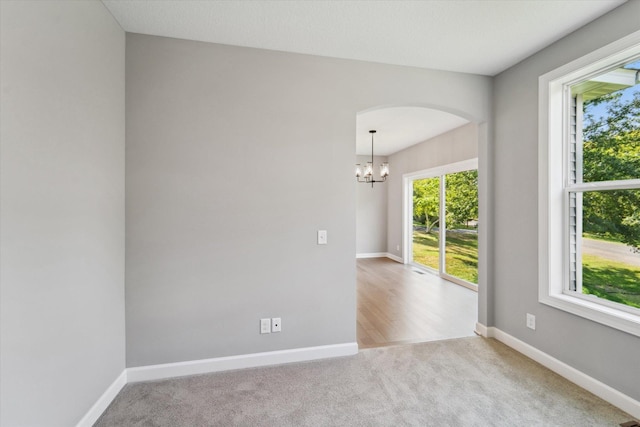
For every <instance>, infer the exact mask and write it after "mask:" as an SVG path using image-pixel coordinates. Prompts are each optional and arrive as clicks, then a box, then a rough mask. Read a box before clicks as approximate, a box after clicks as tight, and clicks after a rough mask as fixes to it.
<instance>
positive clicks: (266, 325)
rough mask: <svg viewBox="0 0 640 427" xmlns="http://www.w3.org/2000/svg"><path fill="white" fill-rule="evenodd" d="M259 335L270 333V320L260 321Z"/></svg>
mask: <svg viewBox="0 0 640 427" xmlns="http://www.w3.org/2000/svg"><path fill="white" fill-rule="evenodd" d="M260 333H261V334H270V333H271V319H260Z"/></svg>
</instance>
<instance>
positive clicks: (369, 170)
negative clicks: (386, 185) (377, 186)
mask: <svg viewBox="0 0 640 427" xmlns="http://www.w3.org/2000/svg"><path fill="white" fill-rule="evenodd" d="M369 133H370V134H371V161H370V162H367V164H366V165H365V166H364V171H363V170H362V167H361V166H360V163H358V164H356V180H357V181H358V182H362V183H365V184H369V183H371V187H373V183H375V182H385V181H386V180H387V177H388V176H389V163H387V162H384V163H382V164H381V165H380V178H381V179H379V180H377V181H376V180H375V179H373V134H374V133H376V131H375V130H370V131H369Z"/></svg>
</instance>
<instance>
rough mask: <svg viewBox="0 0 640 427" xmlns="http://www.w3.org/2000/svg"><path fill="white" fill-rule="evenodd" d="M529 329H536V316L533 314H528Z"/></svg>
mask: <svg viewBox="0 0 640 427" xmlns="http://www.w3.org/2000/svg"><path fill="white" fill-rule="evenodd" d="M527 328H529V329H533V330H535V329H536V316H535V315H533V314H531V313H527Z"/></svg>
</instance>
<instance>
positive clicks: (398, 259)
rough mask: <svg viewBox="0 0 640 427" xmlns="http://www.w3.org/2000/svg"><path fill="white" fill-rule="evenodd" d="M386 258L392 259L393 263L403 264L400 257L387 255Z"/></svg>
mask: <svg viewBox="0 0 640 427" xmlns="http://www.w3.org/2000/svg"><path fill="white" fill-rule="evenodd" d="M386 256H387V258H389V259H392V260H394V261H395V262H399V263H400V264H402V263H403V262H404V260H403V259H402V258H401V257H399V256H396V255H394V254H390V253H387V254H386Z"/></svg>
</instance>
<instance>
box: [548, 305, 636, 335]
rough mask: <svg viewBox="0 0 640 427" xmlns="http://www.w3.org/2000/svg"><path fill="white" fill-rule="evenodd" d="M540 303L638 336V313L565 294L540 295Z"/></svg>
mask: <svg viewBox="0 0 640 427" xmlns="http://www.w3.org/2000/svg"><path fill="white" fill-rule="evenodd" d="M539 300H540V302H541V303H542V304H546V305H548V306H551V307H554V308H557V309H560V310H563V311H566V312H569V313H572V314H575V315H576V316H580V317H583V318H585V319H589V320H592V321H594V322H597V323H600V324H603V325H606V326H610V327H612V328H615V329H618V330H620V331H623V332H627V333H629V334H631V335H635V336H637V337H640V315H637V314H633V313H628V312H626V311H624V310H617V309H615V308H612V307H607V306H604V305H602V304H599V303H597V302H594V301H588V300H585V299H582V298H577V297H574V296H571V295H566V294H546V295H540V298H539Z"/></svg>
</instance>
